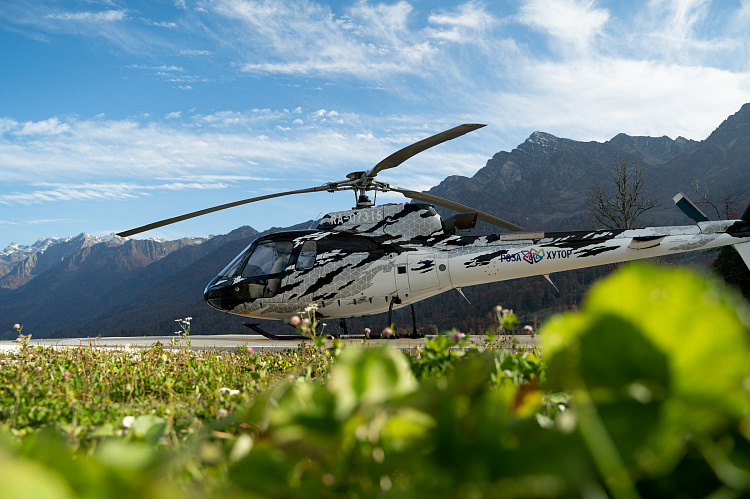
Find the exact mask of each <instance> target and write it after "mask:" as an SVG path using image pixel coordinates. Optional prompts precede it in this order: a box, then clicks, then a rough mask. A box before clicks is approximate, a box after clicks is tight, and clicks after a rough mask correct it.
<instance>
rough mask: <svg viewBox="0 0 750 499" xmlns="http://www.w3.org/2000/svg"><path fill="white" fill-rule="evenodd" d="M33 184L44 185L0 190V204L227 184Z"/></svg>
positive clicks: (131, 195)
mask: <svg viewBox="0 0 750 499" xmlns="http://www.w3.org/2000/svg"><path fill="white" fill-rule="evenodd" d="M34 185H36V186H37V187H45V188H44V189H36V190H32V191H30V192H14V193H10V194H0V204H4V205H11V204H22V205H32V204H38V203H46V202H55V201H91V200H106V199H135V198H138V197H143V196H147V195H150V193H151V192H153V191H165V190H166V191H182V190H209V189H225V188H227V187H228V184H226V183H223V182H170V183H163V184H152V185H149V184H133V183H111V182H107V183H84V184H58V183H38V184H34Z"/></svg>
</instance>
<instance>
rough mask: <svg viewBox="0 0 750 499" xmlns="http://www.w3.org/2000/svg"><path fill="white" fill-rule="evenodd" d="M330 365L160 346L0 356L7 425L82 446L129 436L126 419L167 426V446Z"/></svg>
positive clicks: (304, 355) (291, 353) (1, 406)
mask: <svg viewBox="0 0 750 499" xmlns="http://www.w3.org/2000/svg"><path fill="white" fill-rule="evenodd" d="M328 363H329V361H328V359H327V358H326V356H325V355H320V352H318V351H316V350H314V349H305V348H301V349H294V350H287V351H283V352H278V353H261V354H256V353H254V352H251V351H250V350H248V349H247V348H238V349H236V350H234V351H217V350H205V351H193V350H188V349H184V348H183V349H179V350H172V349H167V348H164V347H163V346H161V344H158V343H157V344H155V345H154V346H152V347H150V348H134V347H133V348H123V349H118V350H112V349H99V348H93V347H80V348H44V347H29V346H27V347H23V348H20V349H18V350H16V351H10V352H6V353H0V366H1V367H2V369H0V421H2V422H3V425H4V426H5V427H7V428H8V429H10V430H11V431H12V432H13V433H15V434H17V435H24V434H26V433H29V432H32V431H35V430H37V429H40V428H43V427H53V428H56V429H58V430H61V431H63V432H64V433H65V434H66V435H67V436H68V438H69V439H70V441H71V443H72V444H73V446H74V447H78V446H80V445H84V446H85V445H86V444H87V441H88V440H90V437H91V435H92V434H93V435H98V434H99V433H97V430H99V429H100V428H101V427H102V426H104V425H111V426H112V428H113V430H115V431H117V430H123V429H124V428H123V426H122V420H123V418H125V417H126V416H137V415H145V414H150V415H155V416H158V417H160V418H163V419H164V420H165V421H166V423H167V432H166V438H165V440H166V441H168V442H176V441H180V440H184V439H185V438H186V437H187V436H188V435H190V434H193V433H195V432H196V431H197V430H198V429H199V428H200V427H201V426H202V424H203V421H206V420H215V419H217V418H218V417H220V416H222V415H226V414H228V413H231V412H233V411H234V409H235V407H236V406H237V404H239V403H241V402H242V401H243V400H248V399H249V398H251V397H252V396H253V395H254V394H256V393H258V392H259V391H263V390H265V389H267V388H268V387H269V386H270V385H272V384H274V383H276V382H278V381H279V380H280V379H282V378H283V377H284V376H285V375H287V374H289V373H290V372H292V371H294V372H296V373H297V374H298V375H300V376H306V377H309V378H315V377H320V376H322V375H324V374H325V372H326V370H327V368H328ZM94 438H95V437H94Z"/></svg>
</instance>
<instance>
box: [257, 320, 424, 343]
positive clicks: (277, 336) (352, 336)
mask: <svg viewBox="0 0 750 499" xmlns="http://www.w3.org/2000/svg"><path fill="white" fill-rule="evenodd" d="M342 321H343V319H342ZM345 324H346V323H344V326H343V327H342V329H344V331H345V332H344V334H329V333H326V335H329V336H332V337H334V338H340V339H342V340H364V339H371V340H377V339H387V340H397V339H398V338H399V336H398V335H397V334H393V335H391V336H383V335H381V334H378V333H372V334H370V335H369V336H367V335H364V334H349V329H348V328H347V327H346V325H345ZM242 325H243V326H245V327H247V328H250V329H252V330H253V331H255V332H256V333H258V334H259V335H261V336H263V337H266V338H268V339H269V340H274V341H283V340H309V339H310V338H309V337H307V336H302V335H301V334H273V333H269V332H268V331H265V330H264V329H262V328H261V327H260V325H259V324H258V323H257V322H255V323H248V322H243V323H242ZM414 327H415V330H416V323H415V326H414ZM410 337H412V338H418V337H419V338H421V337H422V336H416V335H415V336H410Z"/></svg>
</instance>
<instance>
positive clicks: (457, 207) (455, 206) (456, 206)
mask: <svg viewBox="0 0 750 499" xmlns="http://www.w3.org/2000/svg"><path fill="white" fill-rule="evenodd" d="M391 190H392V191H396V192H400V193H401V194H403V195H404V196H406V197H407V198H411V199H416V200H419V201H425V202H428V203H431V204H435V205H438V206H442V207H443V208H448V209H449V210H453V211H457V212H459V213H474V212H476V213H477V214H478V215H477V218H478V219H479V220H484V221H485V222H489V223H491V224H492V225H497V226H499V227H502V228H503V229H508V230H515V231H524V230H526V229H524V228H523V227H519V226H518V225H516V224H512V223H510V222H506V221H505V220H503V219H502V218H497V217H493V216H492V215H489V214H487V213H484V212H481V211H479V210H476V209H474V208H471V207H469V206H466V205H463V204H460V203H455V202H453V201H448V200H447V199H443V198H441V197H438V196H433V195H432V194H425V193H424V192H417V191H412V190H409V189H402V188H400V187H393V186H391Z"/></svg>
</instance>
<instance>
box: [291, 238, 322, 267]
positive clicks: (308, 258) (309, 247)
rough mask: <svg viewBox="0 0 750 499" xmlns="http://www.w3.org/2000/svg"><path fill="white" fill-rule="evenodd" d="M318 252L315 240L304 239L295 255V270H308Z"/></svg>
mask: <svg viewBox="0 0 750 499" xmlns="http://www.w3.org/2000/svg"><path fill="white" fill-rule="evenodd" d="M317 254H318V245H317V243H316V242H315V241H305V242H304V243H303V244H302V249H301V250H300V252H299V256H298V257H297V266H296V267H295V268H296V269H297V270H308V269H311V268H313V265H315V256H316V255H317Z"/></svg>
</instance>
